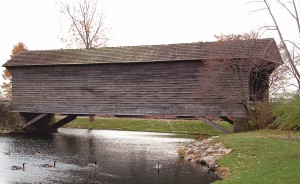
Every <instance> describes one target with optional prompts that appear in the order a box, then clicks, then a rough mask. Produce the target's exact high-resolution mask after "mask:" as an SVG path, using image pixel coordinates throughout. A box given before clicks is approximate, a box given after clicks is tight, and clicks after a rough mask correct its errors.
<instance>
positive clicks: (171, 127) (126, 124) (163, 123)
mask: <svg viewBox="0 0 300 184" xmlns="http://www.w3.org/2000/svg"><path fill="white" fill-rule="evenodd" d="M56 118H57V119H59V117H56ZM219 125H221V126H223V127H225V128H227V129H229V130H232V125H230V124H229V123H226V122H219ZM64 127H66V128H87V129H101V130H129V131H147V132H168V133H178V134H189V135H200V134H207V135H218V134H219V132H217V131H216V130H214V129H212V128H211V127H209V126H208V125H206V124H205V123H202V122H200V121H197V120H166V119H134V118H95V121H94V122H93V123H89V122H88V118H87V117H79V118H77V119H76V120H74V121H72V122H71V123H68V124H66V125H65V126H64Z"/></svg>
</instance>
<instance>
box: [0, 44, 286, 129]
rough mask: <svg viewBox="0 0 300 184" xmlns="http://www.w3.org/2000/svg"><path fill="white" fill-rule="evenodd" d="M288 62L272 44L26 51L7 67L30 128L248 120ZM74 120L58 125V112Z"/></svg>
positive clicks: (17, 105) (16, 103) (16, 101)
mask: <svg viewBox="0 0 300 184" xmlns="http://www.w3.org/2000/svg"><path fill="white" fill-rule="evenodd" d="M281 62H282V59H281V57H280V53H279V51H278V48H277V46H276V43H275V41H274V40H273V39H258V40H244V41H241V40H236V41H226V42H198V43H180V44H168V45H147V46H125V47H104V48H99V49H77V50H65V49H61V50H43V51H25V52H22V53H20V54H19V55H17V56H16V57H14V58H12V59H11V60H9V61H8V62H7V63H5V64H4V65H3V66H4V67H6V68H7V69H8V70H9V72H10V73H11V74H12V84H13V94H12V96H13V107H14V108H15V110H16V111H18V112H21V114H22V115H23V116H24V117H25V119H26V121H27V122H26V126H25V127H26V128H27V129H28V130H39V129H45V128H46V129H49V127H50V129H51V130H54V129H57V128H58V127H60V126H62V125H64V124H65V123H67V122H69V121H71V120H73V119H74V118H76V116H77V115H95V114H113V115H163V116H169V115H171V116H195V117H197V116H207V115H213V116H219V117H227V116H235V117H239V116H246V115H247V114H246V111H245V108H244V107H243V105H242V103H240V102H241V101H253V100H256V101H257V100H258V101H262V100H267V99H268V84H269V75H270V74H271V73H272V72H273V70H274V69H275V68H276V67H277V66H278V65H279V64H280V63H281ZM56 113H59V114H64V115H68V116H67V117H66V118H65V119H63V120H62V121H60V122H56V123H55V122H53V114H56Z"/></svg>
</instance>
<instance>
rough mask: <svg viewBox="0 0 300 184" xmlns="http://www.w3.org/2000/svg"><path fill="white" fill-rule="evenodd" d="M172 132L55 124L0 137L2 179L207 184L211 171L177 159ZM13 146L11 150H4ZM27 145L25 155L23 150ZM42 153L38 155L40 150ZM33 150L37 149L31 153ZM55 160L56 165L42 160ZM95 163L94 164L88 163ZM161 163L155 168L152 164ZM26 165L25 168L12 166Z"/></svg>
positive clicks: (176, 141)
mask: <svg viewBox="0 0 300 184" xmlns="http://www.w3.org/2000/svg"><path fill="white" fill-rule="evenodd" d="M191 141H193V140H192V139H188V138H183V137H180V135H176V134H167V133H150V132H133V131H110V130H87V129H65V128H62V129H59V133H56V134H53V135H52V136H49V137H43V138H42V137H32V136H28V135H14V136H0V149H1V153H0V183H1V184H2V183H4V184H5V183H49V184H50V183H51V184H52V183H83V184H85V183H151V184H153V183H186V184H190V183H201V184H205V183H211V182H213V181H216V180H217V177H216V176H215V174H214V173H211V172H207V169H206V168H205V167H203V166H201V165H198V164H192V163H190V162H188V161H185V160H183V159H179V158H178V153H177V150H178V149H179V148H182V147H183V146H184V145H185V144H186V143H188V142H191ZM6 150H11V154H10V155H5V154H4V153H3V152H5V151H6ZM24 150H26V152H25V154H23V153H21V152H22V151H24ZM38 152H40V154H38ZM35 153H36V154H35ZM54 161H56V167H55V168H44V167H42V164H45V163H51V164H53V162H54ZM90 162H97V165H98V167H96V168H90V167H87V164H88V163H90ZM158 162H160V164H161V165H162V167H161V168H160V169H159V170H158V169H156V168H155V166H156V164H157V163H158ZM22 163H26V164H25V170H24V171H23V170H12V169H11V167H12V165H20V166H22Z"/></svg>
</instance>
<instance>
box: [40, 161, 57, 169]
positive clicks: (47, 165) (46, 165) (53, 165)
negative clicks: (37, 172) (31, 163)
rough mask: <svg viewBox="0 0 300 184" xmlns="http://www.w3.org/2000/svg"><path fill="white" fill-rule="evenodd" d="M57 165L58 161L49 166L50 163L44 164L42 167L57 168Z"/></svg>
mask: <svg viewBox="0 0 300 184" xmlns="http://www.w3.org/2000/svg"><path fill="white" fill-rule="evenodd" d="M55 164H56V161H54V162H53V164H49V163H47V164H43V165H42V167H53V168H55V167H56V165H55Z"/></svg>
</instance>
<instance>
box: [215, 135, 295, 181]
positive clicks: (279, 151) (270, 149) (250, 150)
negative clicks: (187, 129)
mask: <svg viewBox="0 0 300 184" xmlns="http://www.w3.org/2000/svg"><path fill="white" fill-rule="evenodd" d="M287 137H288V133H287V132H284V131H277V130H263V131H254V132H248V133H235V134H228V135H221V136H220V137H218V138H217V139H215V140H214V141H215V142H222V143H223V144H224V145H225V146H226V147H229V148H231V149H233V152H232V153H231V154H229V155H228V156H226V157H223V158H222V159H221V160H219V164H220V165H221V166H223V167H227V168H229V169H230V172H231V175H230V177H229V178H228V179H226V180H222V181H218V182H216V183H224V184H225V183H226V184H230V183H243V184H247V183H249V184H252V183H272V184H275V183H291V184H294V183H299V181H300V132H299V131H298V132H293V134H292V137H291V139H288V138H287Z"/></svg>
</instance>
